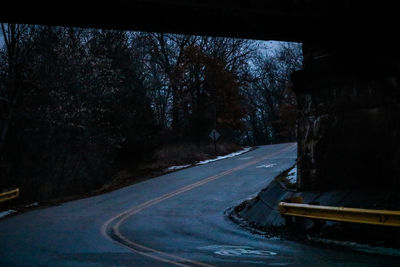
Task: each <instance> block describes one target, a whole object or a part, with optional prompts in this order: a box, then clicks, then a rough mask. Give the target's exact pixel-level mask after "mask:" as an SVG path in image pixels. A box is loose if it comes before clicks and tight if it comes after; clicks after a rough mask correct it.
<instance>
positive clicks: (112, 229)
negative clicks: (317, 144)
mask: <svg viewBox="0 0 400 267" xmlns="http://www.w3.org/2000/svg"><path fill="white" fill-rule="evenodd" d="M295 147H296V144H291V145H288V146H286V147H285V148H283V149H280V150H278V151H276V152H273V153H271V154H269V155H267V156H264V157H261V158H258V159H255V160H252V161H249V162H247V163H245V164H242V165H239V166H237V167H235V168H233V169H230V170H227V171H223V172H221V173H218V174H216V175H212V176H210V177H207V178H205V179H203V180H200V181H198V182H196V183H193V184H190V185H187V186H184V187H181V188H179V189H177V190H175V191H172V192H170V193H167V194H164V195H162V196H159V197H156V198H154V199H151V200H149V201H146V202H144V203H142V204H140V205H137V206H135V207H132V208H130V209H128V210H126V211H124V212H121V213H119V214H117V215H116V216H114V217H112V218H110V219H109V220H108V221H106V222H105V223H104V224H103V226H102V227H101V233H102V235H103V236H105V237H106V238H107V239H109V240H111V241H116V242H118V243H119V244H121V245H123V246H125V247H127V248H129V249H130V250H131V251H133V252H135V253H138V254H140V255H143V256H146V257H149V258H152V259H155V260H158V261H162V262H166V263H170V264H173V265H177V266H190V265H188V264H191V265H197V266H212V265H208V264H205V263H202V262H198V261H194V260H190V259H186V258H182V257H179V256H176V255H172V254H169V253H165V252H162V251H158V250H155V249H153V248H150V247H146V246H144V245H141V244H138V243H136V242H134V241H132V240H129V239H128V238H127V237H125V236H124V235H123V234H122V233H121V231H120V226H121V224H123V223H124V222H125V221H126V220H127V219H128V218H130V217H131V216H133V215H135V214H137V213H139V212H140V211H142V210H144V209H147V208H149V207H151V206H154V205H156V204H158V203H160V202H163V201H165V200H167V199H170V198H172V197H174V196H177V195H179V194H182V193H185V192H188V191H190V190H193V189H195V188H197V187H199V186H202V185H204V184H207V183H209V182H212V181H214V180H217V179H219V178H221V177H224V176H227V175H229V174H232V173H234V172H237V171H239V170H242V169H244V168H247V167H249V166H251V165H253V164H257V163H259V162H260V161H263V160H267V159H270V158H272V157H274V156H277V155H279V154H281V153H283V152H286V151H288V150H291V149H293V148H295ZM185 263H186V264H185Z"/></svg>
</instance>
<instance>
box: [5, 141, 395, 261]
mask: <svg viewBox="0 0 400 267" xmlns="http://www.w3.org/2000/svg"><path fill="white" fill-rule="evenodd" d="M296 154H297V153H296V144H293V143H291V144H280V145H271V146H263V147H259V148H258V149H255V150H253V151H251V152H248V153H245V154H242V155H240V156H237V157H234V158H229V159H225V160H220V161H216V162H213V163H209V164H206V165H201V166H196V167H192V168H188V169H184V170H181V171H178V172H174V173H170V174H167V175H164V176H161V177H158V178H154V179H151V180H148V181H145V182H142V183H139V184H135V185H132V186H129V187H126V188H123V189H120V190H116V191H113V192H110V193H107V194H103V195H99V196H95V197H90V198H86V199H82V200H77V201H72V202H68V203H64V204H62V205H60V206H55V207H50V208H43V209H37V210H33V211H31V212H27V213H24V214H20V215H17V216H13V217H9V218H6V219H3V220H1V221H0V266H254V265H265V266H332V265H335V266H382V264H384V265H385V266H388V265H393V266H394V265H396V263H397V264H398V263H399V262H400V261H399V259H398V258H392V257H383V256H377V255H372V254H364V253H357V252H351V251H345V250H337V249H332V248H328V247H325V248H324V247H316V246H311V245H307V244H304V243H300V242H294V241H285V240H280V239H276V238H275V239H267V238H265V237H263V236H260V235H255V234H251V233H249V232H248V231H246V230H244V229H242V228H241V227H239V226H238V225H236V224H234V223H233V222H232V221H230V220H229V219H228V218H227V217H226V215H225V214H224V212H225V211H226V210H227V209H228V208H230V207H233V206H235V205H237V204H239V203H240V202H242V201H243V200H245V199H247V198H249V197H251V196H254V194H256V193H257V192H258V191H260V190H261V189H263V188H264V187H265V186H267V185H268V183H269V182H270V181H271V180H272V179H273V178H274V177H275V176H276V175H277V174H279V173H280V172H281V171H282V170H285V169H287V168H289V167H291V166H293V164H294V163H295V159H296Z"/></svg>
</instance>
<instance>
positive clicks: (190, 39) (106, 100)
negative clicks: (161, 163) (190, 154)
mask: <svg viewBox="0 0 400 267" xmlns="http://www.w3.org/2000/svg"><path fill="white" fill-rule="evenodd" d="M0 33H1V36H2V38H0V42H1V48H0V173H1V179H0V189H6V188H9V187H20V188H21V191H22V192H24V194H23V195H24V198H25V199H27V200H30V199H36V200H44V199H51V198H55V197H59V196H68V195H76V194H83V193H86V192H89V191H91V190H94V189H97V188H100V187H101V186H103V185H104V184H106V183H109V182H110V180H111V179H113V177H114V176H115V173H116V172H118V171H120V170H122V169H126V168H130V169H131V170H132V169H135V168H139V166H142V165H143V164H145V163H148V162H153V161H154V160H155V158H156V157H157V155H161V154H162V153H161V152H162V149H163V148H165V147H171V146H174V145H175V146H176V147H181V148H182V147H186V148H192V149H198V148H199V147H202V146H204V147H206V146H208V145H209V144H210V141H211V140H210V139H209V137H208V134H209V133H210V131H211V130H212V129H214V128H215V129H217V130H218V131H219V132H220V133H221V140H220V141H219V142H220V143H226V144H237V145H261V144H270V143H276V142H285V141H293V140H295V138H296V127H295V125H296V109H295V107H296V100H295V98H294V95H293V93H292V92H291V90H290V79H289V77H290V73H291V72H292V71H294V70H297V69H300V68H301V62H302V58H301V57H302V53H301V45H300V44H288V43H282V44H280V45H278V46H275V47H273V48H272V47H270V46H269V45H268V43H265V42H259V41H252V40H242V39H231V38H217V37H200V36H187V35H173V34H161V33H138V32H124V31H115V30H97V29H78V28H67V27H47V26H28V25H15V24H1V31H0ZM160 151H161V152H160ZM222 152H224V151H223V150H221V151H220V153H222ZM177 163H179V161H178V162H177Z"/></svg>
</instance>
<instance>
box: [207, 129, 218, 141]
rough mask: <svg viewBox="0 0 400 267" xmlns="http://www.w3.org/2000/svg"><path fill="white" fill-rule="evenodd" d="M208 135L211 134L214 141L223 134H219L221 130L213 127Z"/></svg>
mask: <svg viewBox="0 0 400 267" xmlns="http://www.w3.org/2000/svg"><path fill="white" fill-rule="evenodd" d="M208 136H209V137H210V138H211V139H212V140H213V141H217V140H218V138H219V137H220V136H221V135H220V134H219V132H218V131H217V130H215V129H213V130H212V131H211V133H210V134H209V135H208Z"/></svg>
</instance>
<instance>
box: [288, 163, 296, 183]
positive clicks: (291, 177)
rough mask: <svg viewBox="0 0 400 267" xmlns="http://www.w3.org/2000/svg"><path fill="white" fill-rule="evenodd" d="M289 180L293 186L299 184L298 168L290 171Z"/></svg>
mask: <svg viewBox="0 0 400 267" xmlns="http://www.w3.org/2000/svg"><path fill="white" fill-rule="evenodd" d="M287 179H288V181H289V182H290V183H292V184H295V183H297V166H295V167H294V168H293V169H291V170H290V172H289V173H288V176H287Z"/></svg>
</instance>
